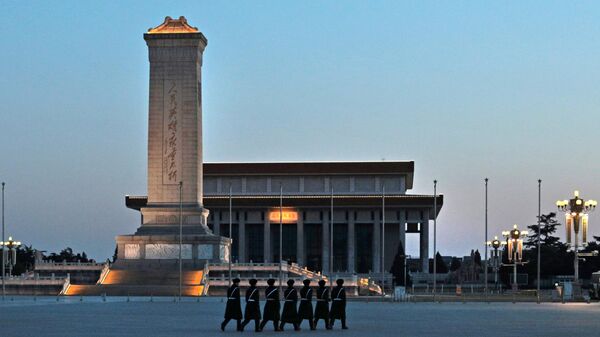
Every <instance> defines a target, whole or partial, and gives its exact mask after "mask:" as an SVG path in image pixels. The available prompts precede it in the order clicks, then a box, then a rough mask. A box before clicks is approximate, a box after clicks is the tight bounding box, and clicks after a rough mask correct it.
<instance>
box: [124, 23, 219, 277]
mask: <svg viewBox="0 0 600 337" xmlns="http://www.w3.org/2000/svg"><path fill="white" fill-rule="evenodd" d="M144 40H146V44H147V45H148V53H149V60H150V102H149V111H148V196H147V198H146V197H127V198H126V202H127V206H128V207H130V208H133V209H138V210H140V212H141V219H142V220H141V226H140V227H139V228H138V230H137V231H136V233H135V234H133V235H119V236H117V238H116V240H117V246H118V261H117V264H116V265H115V267H116V268H139V267H141V268H163V267H164V266H167V265H169V263H163V262H161V261H160V260H178V259H179V256H180V254H181V256H182V259H184V260H185V261H187V262H186V263H185V266H186V268H191V269H194V268H199V267H203V266H204V263H206V262H208V261H210V262H223V261H227V259H228V258H229V247H230V245H231V240H230V239H228V238H224V237H220V236H216V235H213V234H212V232H211V231H210V230H209V229H208V227H207V226H206V218H207V216H208V213H209V212H208V210H207V209H205V208H204V207H203V206H202V72H201V70H202V55H203V52H204V48H206V44H207V40H206V37H204V35H203V34H202V33H201V32H200V31H199V30H198V29H197V28H195V27H192V26H190V25H189V24H188V23H187V20H186V19H185V18H184V17H180V18H179V19H172V18H170V17H167V18H165V21H164V22H163V23H162V24H161V25H159V26H157V27H155V28H151V29H149V30H148V32H147V33H146V34H144ZM132 204H133V205H132ZM180 214H181V216H180ZM180 225H181V228H182V233H183V235H182V236H181V242H182V245H181V247H180V245H179V243H180V235H179V233H180ZM180 251H181V253H180ZM165 262H166V261H165Z"/></svg>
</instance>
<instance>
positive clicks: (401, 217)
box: [398, 208, 408, 254]
mask: <svg viewBox="0 0 600 337" xmlns="http://www.w3.org/2000/svg"><path fill="white" fill-rule="evenodd" d="M398 221H399V222H400V226H399V228H398V229H399V234H400V242H402V247H403V248H404V254H406V222H407V221H408V219H407V218H406V212H405V210H404V209H403V208H402V209H400V215H399V217H398Z"/></svg>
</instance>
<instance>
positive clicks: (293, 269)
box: [207, 262, 327, 280]
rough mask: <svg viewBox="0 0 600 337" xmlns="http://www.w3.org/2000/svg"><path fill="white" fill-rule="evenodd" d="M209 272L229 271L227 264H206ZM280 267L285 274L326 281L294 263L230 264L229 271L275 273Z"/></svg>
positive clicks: (325, 277) (321, 275)
mask: <svg viewBox="0 0 600 337" xmlns="http://www.w3.org/2000/svg"><path fill="white" fill-rule="evenodd" d="M207 266H208V269H209V271H210V270H227V269H229V264H228V263H209V264H207ZM280 266H281V270H282V271H283V272H285V273H294V274H299V275H302V276H303V277H304V278H310V279H313V280H327V276H325V275H323V274H321V273H318V272H313V271H311V270H309V269H307V268H306V267H302V266H300V265H298V264H296V263H291V264H289V263H287V262H281V263H253V262H249V263H232V264H231V270H235V271H240V270H243V271H255V270H256V271H269V270H270V271H277V272H279V267H280ZM211 279H214V278H211Z"/></svg>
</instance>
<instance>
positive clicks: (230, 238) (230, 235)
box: [228, 183, 233, 287]
mask: <svg viewBox="0 0 600 337" xmlns="http://www.w3.org/2000/svg"><path fill="white" fill-rule="evenodd" d="M231 206H232V200H231V183H229V240H231V245H230V246H229V259H228V260H229V286H230V287H231V249H232V246H233V234H232V225H231V220H232V215H231V212H232V211H233V208H232V207H231Z"/></svg>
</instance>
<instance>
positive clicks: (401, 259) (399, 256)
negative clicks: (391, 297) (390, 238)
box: [390, 241, 412, 287]
mask: <svg viewBox="0 0 600 337" xmlns="http://www.w3.org/2000/svg"><path fill="white" fill-rule="evenodd" d="M405 258H406V256H405V254H404V246H403V245H402V241H400V242H399V243H398V251H397V252H396V256H394V262H393V263H392V268H390V273H391V274H392V275H394V283H395V284H396V285H400V286H407V287H409V286H410V285H411V284H412V281H411V279H410V274H409V273H408V270H406V284H404V268H405V265H404V263H405Z"/></svg>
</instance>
